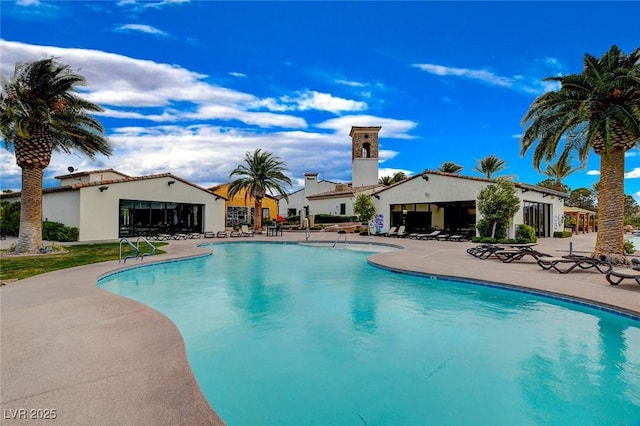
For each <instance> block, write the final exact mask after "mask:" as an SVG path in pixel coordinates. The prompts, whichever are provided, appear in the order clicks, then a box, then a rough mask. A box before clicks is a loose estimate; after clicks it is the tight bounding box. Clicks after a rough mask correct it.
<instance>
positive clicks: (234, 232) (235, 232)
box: [231, 229, 242, 237]
mask: <svg viewBox="0 0 640 426" xmlns="http://www.w3.org/2000/svg"><path fill="white" fill-rule="evenodd" d="M231 236H232V237H242V232H240V231H239V230H237V229H234V230H233V231H231Z"/></svg>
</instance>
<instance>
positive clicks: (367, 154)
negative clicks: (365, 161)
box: [362, 143, 371, 158]
mask: <svg viewBox="0 0 640 426" xmlns="http://www.w3.org/2000/svg"><path fill="white" fill-rule="evenodd" d="M362 158H371V145H369V143H365V144H363V145H362Z"/></svg>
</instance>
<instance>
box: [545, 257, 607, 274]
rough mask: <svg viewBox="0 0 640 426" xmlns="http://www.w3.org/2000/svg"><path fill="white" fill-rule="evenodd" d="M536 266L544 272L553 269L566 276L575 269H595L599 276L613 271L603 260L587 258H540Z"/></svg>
mask: <svg viewBox="0 0 640 426" xmlns="http://www.w3.org/2000/svg"><path fill="white" fill-rule="evenodd" d="M538 265H540V267H541V268H542V269H544V270H550V269H555V270H556V271H558V272H560V273H561V274H568V273H569V272H571V271H573V270H574V269H576V268H580V269H595V270H597V271H598V272H600V273H601V274H608V273H609V272H611V270H612V269H613V266H611V264H610V263H609V262H607V261H606V260H605V259H596V258H595V257H587V256H566V257H541V258H539V259H538Z"/></svg>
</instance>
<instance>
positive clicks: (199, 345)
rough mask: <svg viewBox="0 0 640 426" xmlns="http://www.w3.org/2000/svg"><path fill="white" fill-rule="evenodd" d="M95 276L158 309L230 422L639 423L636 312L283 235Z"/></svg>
mask: <svg viewBox="0 0 640 426" xmlns="http://www.w3.org/2000/svg"><path fill="white" fill-rule="evenodd" d="M210 247H211V249H212V250H213V255H212V256H207V257H204V258H198V259H192V260H188V261H180V262H170V263H164V264H158V265H152V266H148V267H142V268H135V269H131V270H127V271H123V272H120V273H116V274H113V275H110V276H108V277H105V278H104V279H102V280H101V281H100V282H99V285H100V286H101V287H103V288H104V289H106V290H109V291H112V292H114V293H117V294H121V295H123V296H126V297H130V298H132V299H134V300H138V301H140V302H142V303H144V304H146V305H149V306H151V307H153V308H155V309H157V310H159V311H160V312H162V313H164V314H165V315H167V316H168V317H169V318H170V319H171V320H172V321H173V322H174V323H175V324H176V325H177V327H178V328H179V330H180V332H181V333H182V335H183V337H184V340H185V344H186V349H187V356H188V359H189V362H190V364H191V366H192V368H193V371H194V374H195V376H196V379H197V381H198V383H199V385H200V387H201V388H202V391H203V393H204V395H205V397H206V398H207V400H208V401H209V403H210V404H211V406H212V407H213V408H214V410H216V412H217V413H218V414H219V415H220V416H221V417H222V419H223V420H224V421H225V422H226V423H227V424H228V425H230V426H235V425H425V424H447V425H470V424H491V425H539V424H545V425H555V424H557V425H603V424H607V425H612V424H624V425H628V424H632V425H637V424H639V423H640V321H638V320H636V319H633V318H628V317H624V316H621V315H616V314H614V313H609V312H606V311H600V310H596V309H592V308H588V307H582V306H580V305H576V304H570V303H565V302H562V301H559V300H555V299H549V298H543V297H538V296H535V295H531V294H526V293H521V292H515V291H509V290H504V289H496V288H492V287H488V286H482V285H473V284H470V283H463V282H456V281H450V280H438V279H431V278H426V277H416V276H411V275H404V274H396V273H392V272H389V271H385V270H383V269H380V268H376V267H374V266H371V265H369V264H368V263H367V262H366V257H367V255H369V254H370V253H366V252H364V251H356V250H340V249H331V248H328V247H309V246H301V245H296V244H266V243H234V244H218V245H212V246H210Z"/></svg>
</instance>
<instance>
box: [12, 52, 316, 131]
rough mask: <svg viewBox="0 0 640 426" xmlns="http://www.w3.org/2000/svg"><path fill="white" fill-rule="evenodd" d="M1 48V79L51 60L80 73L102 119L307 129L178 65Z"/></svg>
mask: <svg viewBox="0 0 640 426" xmlns="http://www.w3.org/2000/svg"><path fill="white" fill-rule="evenodd" d="M0 48H2V52H3V60H2V63H1V64H0V67H1V68H0V70H1V72H2V74H3V75H5V76H10V75H12V74H13V64H15V63H16V62H26V61H30V60H33V59H34V58H41V57H45V56H55V57H57V58H60V61H61V62H64V63H67V64H69V65H71V66H72V67H73V68H75V69H80V70H81V72H82V75H83V76H84V77H85V78H86V80H87V92H86V94H85V97H86V98H87V99H88V100H90V101H91V102H95V103H97V104H100V105H102V106H103V107H105V109H106V111H105V113H103V115H105V116H109V117H114V118H137V119H145V120H149V121H155V122H159V121H168V122H175V121H178V120H192V121H196V120H201V119H208V120H212V119H220V120H224V121H228V120H239V121H241V122H246V123H247V124H259V125H260V126H262V127H269V126H276V127H281V126H285V127H292V126H300V127H306V123H305V121H304V120H303V119H301V118H296V117H290V116H280V115H277V114H266V113H255V112H250V109H251V108H253V107H254V106H255V105H256V104H257V103H259V102H260V100H259V99H258V98H257V97H255V96H253V95H251V94H248V93H244V92H239V91H236V90H233V89H228V88H225V87H220V86H216V85H213V84H210V83H208V82H207V81H206V79H207V76H206V75H204V74H200V73H196V72H193V71H189V70H187V69H185V68H182V67H179V66H177V65H170V64H162V63H156V62H153V61H148V60H141V59H134V58H129V57H126V56H123V55H118V54H113V53H107V52H102V51H98V50H87V49H64V48H58V47H51V46H34V45H29V44H25V43H20V42H8V41H5V40H0ZM106 70H109V71H108V72H106ZM177 102H180V103H183V104H185V103H186V104H187V106H184V105H183V106H182V107H181V110H178V109H176V108H175V107H174V106H173V105H174V104H175V103H177ZM189 105H190V106H191V108H189ZM110 107H118V108H117V109H116V108H110ZM158 108H160V109H161V111H160V112H158V111H157V109H158ZM216 113H220V116H216V115H215V114H216ZM199 114H201V115H199ZM245 120H247V121H245Z"/></svg>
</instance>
